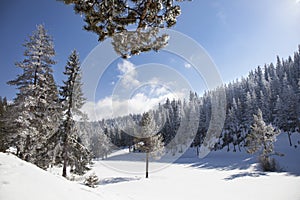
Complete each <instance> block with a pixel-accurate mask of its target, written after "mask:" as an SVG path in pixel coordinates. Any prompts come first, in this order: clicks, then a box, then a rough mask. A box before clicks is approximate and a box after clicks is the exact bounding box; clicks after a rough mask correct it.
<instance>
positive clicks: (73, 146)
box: [60, 50, 89, 177]
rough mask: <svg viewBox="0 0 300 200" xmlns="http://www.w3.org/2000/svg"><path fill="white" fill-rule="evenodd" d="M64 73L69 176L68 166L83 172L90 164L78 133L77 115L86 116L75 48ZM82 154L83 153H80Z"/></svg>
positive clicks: (65, 154) (65, 163) (64, 135)
mask: <svg viewBox="0 0 300 200" xmlns="http://www.w3.org/2000/svg"><path fill="white" fill-rule="evenodd" d="M64 74H65V75H66V76H67V77H68V78H67V81H64V86H62V87H61V92H60V93H61V96H62V98H61V101H62V106H63V114H64V116H63V122H62V126H61V130H60V132H61V136H62V146H63V147H62V160H63V173H62V175H63V176H64V177H66V176H67V166H69V165H75V170H76V171H77V172H78V173H83V171H84V170H85V169H86V167H85V165H86V164H88V159H89V152H88V150H87V148H85V147H84V146H83V144H82V142H81V140H80V138H79V136H78V134H76V131H78V129H76V126H75V123H76V122H75V116H80V117H82V116H84V114H83V113H82V112H81V111H80V108H81V107H82V105H83V104H84V101H85V99H84V97H83V92H82V89H81V86H82V83H81V70H80V63H79V55H78V54H77V52H76V51H75V50H74V51H73V52H72V54H71V55H70V56H69V60H68V62H67V65H66V67H65V72H64ZM78 154H81V155H78Z"/></svg>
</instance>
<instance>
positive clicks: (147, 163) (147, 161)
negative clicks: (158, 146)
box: [146, 152, 149, 178]
mask: <svg viewBox="0 0 300 200" xmlns="http://www.w3.org/2000/svg"><path fill="white" fill-rule="evenodd" d="M148 170H149V152H147V153H146V178H148V177H149V175H148Z"/></svg>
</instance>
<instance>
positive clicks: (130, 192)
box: [0, 134, 300, 200]
mask: <svg viewBox="0 0 300 200" xmlns="http://www.w3.org/2000/svg"><path fill="white" fill-rule="evenodd" d="M293 137H299V134H298V135H294V136H293ZM293 141H297V139H296V138H294V140H293ZM298 146H299V147H297V148H295V147H289V145H288V139H287V137H286V135H283V134H281V135H280V136H279V140H278V142H277V143H276V150H277V151H279V152H281V153H284V154H285V156H284V157H280V158H279V157H278V158H276V159H277V160H278V162H279V164H280V167H281V168H282V171H285V172H280V173H274V172H272V173H271V172H268V173H265V172H261V171H260V170H258V168H257V164H256V159H255V157H254V156H250V155H248V154H245V153H239V152H236V153H234V152H226V151H218V152H211V153H210V154H209V155H208V156H207V157H205V158H204V159H198V158H196V156H195V150H194V149H189V150H188V151H187V152H186V153H185V154H184V155H183V156H182V157H181V158H180V159H179V160H177V161H176V162H175V163H173V164H170V163H168V162H164V161H160V162H151V163H150V178H149V179H146V178H144V170H145V163H144V155H143V154H141V153H128V152H127V150H120V151H117V152H115V153H114V154H112V155H110V157H109V158H108V159H107V160H100V161H95V164H94V166H93V169H92V170H91V171H89V172H88V174H87V175H86V176H88V175H89V174H91V173H96V174H97V176H98V177H99V179H100V180H99V183H98V185H97V187H96V188H89V187H87V186H85V185H83V184H82V181H78V182H71V181H67V180H65V179H64V178H62V177H61V176H59V175H55V174H53V173H50V172H46V171H43V170H41V169H39V168H38V167H35V166H34V165H32V164H29V163H26V162H24V161H22V160H20V159H18V158H16V157H15V156H13V155H11V154H10V155H8V154H3V153H1V154H0V199H1V200H2V199H3V200H27V199H28V200H40V199H43V200H47V199H51V200H54V199H55V200H68V199H72V200H77V199H78V200H82V199H84V200H89V199H91V200H92V199H93V200H97V199H105V200H106V199H107V200H110V199H112V200H118V199H124V200H127V199H131V200H135V199H136V200H140V199H143V200H147V199H149V200H150V199H151V200H153V199H172V200H175V199H201V198H208V199H230V200H235V199H243V200H247V199H249V200H250V199H251V200H253V199H256V200H259V199H264V200H265V199H272V200H277V199H278V200H282V199H291V200H300V190H299V188H300V156H299V154H300V145H298Z"/></svg>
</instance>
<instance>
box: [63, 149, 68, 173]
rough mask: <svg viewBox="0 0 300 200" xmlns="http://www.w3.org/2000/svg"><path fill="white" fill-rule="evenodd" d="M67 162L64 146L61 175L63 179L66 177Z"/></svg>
mask: <svg viewBox="0 0 300 200" xmlns="http://www.w3.org/2000/svg"><path fill="white" fill-rule="evenodd" d="M67 160H68V155H67V148H66V144H65V146H64V149H63V173H62V176H63V177H67Z"/></svg>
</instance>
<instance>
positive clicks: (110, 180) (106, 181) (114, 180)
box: [98, 177, 141, 185]
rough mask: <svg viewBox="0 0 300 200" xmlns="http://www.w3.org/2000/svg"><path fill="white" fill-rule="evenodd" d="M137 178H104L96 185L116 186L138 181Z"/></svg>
mask: <svg viewBox="0 0 300 200" xmlns="http://www.w3.org/2000/svg"><path fill="white" fill-rule="evenodd" d="M140 179H141V178H139V177H134V178H132V177H112V178H105V179H102V180H100V181H99V183H98V185H109V184H116V183H122V182H129V181H137V180H140Z"/></svg>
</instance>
